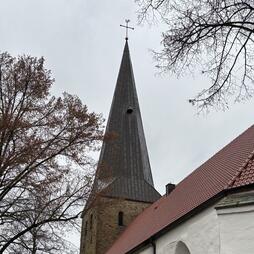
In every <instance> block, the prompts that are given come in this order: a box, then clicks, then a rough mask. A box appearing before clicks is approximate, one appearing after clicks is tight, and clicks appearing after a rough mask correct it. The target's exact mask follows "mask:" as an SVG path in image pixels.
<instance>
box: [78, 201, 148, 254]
mask: <svg viewBox="0 0 254 254" xmlns="http://www.w3.org/2000/svg"><path fill="white" fill-rule="evenodd" d="M149 205H150V203H144V202H137V201H131V200H124V199H112V198H105V197H100V198H99V199H97V201H96V202H95V203H94V204H93V206H92V207H91V208H90V209H89V210H88V211H86V213H85V215H84V217H83V220H82V233H81V247H80V254H104V253H105V252H106V251H107V250H108V249H109V247H110V246H111V245H112V244H113V243H114V241H115V240H116V239H117V237H118V236H119V234H120V233H122V232H123V230H124V229H125V228H126V227H127V226H128V225H129V224H130V223H131V222H132V221H133V219H135V218H136V217H137V216H138V215H139V214H140V213H141V212H142V211H143V210H144V209H145V208H146V207H148V206H149ZM119 212H122V213H123V225H122V226H120V225H119Z"/></svg>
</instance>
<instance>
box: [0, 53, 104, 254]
mask: <svg viewBox="0 0 254 254" xmlns="http://www.w3.org/2000/svg"><path fill="white" fill-rule="evenodd" d="M53 83H54V80H53V79H52V78H51V73H50V71H48V70H46V69H45V68H44V60H43V58H40V59H37V58H34V57H30V56H22V57H19V58H14V57H12V56H10V55H9V54H8V53H2V54H0V232H1V233H0V253H72V252H71V248H68V246H67V245H68V244H67V242H66V241H65V239H64V236H65V233H66V232H68V229H69V228H70V227H74V226H75V219H76V218H78V216H79V215H80V213H81V211H82V207H83V205H84V203H85V201H86V199H87V197H88V195H89V192H90V189H91V181H92V177H93V170H92V160H91V158H90V156H89V151H92V150H96V149H97V148H98V144H99V143H98V142H99V141H100V140H101V139H102V119H101V116H100V115H97V114H95V113H89V112H88V110H87V107H86V106H84V105H82V103H81V101H80V99H78V98H77V97H76V96H72V95H69V94H67V93H65V94H64V95H63V97H62V98H60V97H59V98H55V97H54V96H51V95H50V87H51V86H52V84H53Z"/></svg>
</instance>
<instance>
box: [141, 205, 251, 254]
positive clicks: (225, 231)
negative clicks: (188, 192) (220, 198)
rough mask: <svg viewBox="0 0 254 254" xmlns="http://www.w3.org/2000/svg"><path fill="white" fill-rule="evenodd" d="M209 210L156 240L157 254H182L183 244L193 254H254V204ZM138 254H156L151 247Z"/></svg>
mask: <svg viewBox="0 0 254 254" xmlns="http://www.w3.org/2000/svg"><path fill="white" fill-rule="evenodd" d="M215 207H216V205H214V206H212V207H208V208H206V209H205V210H203V211H202V212H200V213H199V214H197V215H195V216H193V217H191V218H190V219H189V220H187V221H185V222H183V223H181V224H179V226H177V227H175V228H173V229H172V230H170V231H168V232H167V233H165V234H164V235H162V236H161V237H160V238H159V239H157V240H156V254H181V253H177V252H176V246H177V244H178V243H179V242H180V241H181V242H183V243H184V244H185V245H186V246H187V247H188V249H189V251H190V253H191V254H254V204H252V205H244V206H240V207H234V208H223V209H222V208H221V209H217V210H216V209H215ZM139 254H153V248H152V247H151V245H149V246H147V248H146V249H144V250H142V251H140V252H139Z"/></svg>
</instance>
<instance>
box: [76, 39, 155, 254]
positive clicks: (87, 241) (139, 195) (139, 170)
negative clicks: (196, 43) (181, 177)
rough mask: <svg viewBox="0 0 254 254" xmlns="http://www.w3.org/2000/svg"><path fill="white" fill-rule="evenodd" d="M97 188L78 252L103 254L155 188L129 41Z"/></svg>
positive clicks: (88, 206)
mask: <svg viewBox="0 0 254 254" xmlns="http://www.w3.org/2000/svg"><path fill="white" fill-rule="evenodd" d="M106 134H109V136H110V138H109V139H106V140H105V141H104V142H103V145H102V150H101V154H100V159H99V163H98V168H97V171H96V176H95V180H94V185H93V190H92V193H91V196H90V198H89V201H88V203H87V204H86V207H85V209H84V212H83V215H82V233H81V246H80V254H104V253H105V252H106V250H107V249H108V248H109V247H110V246H111V245H112V244H113V242H114V241H115V240H116V239H117V237H118V236H119V234H121V232H122V231H123V230H124V229H125V227H126V226H128V225H129V224H130V223H131V222H132V221H133V219H135V218H136V216H137V215H139V214H140V213H141V212H142V211H143V210H144V209H145V208H146V207H148V206H149V205H150V204H151V203H153V202H154V201H156V200H157V199H159V198H160V194H159V193H158V192H157V191H156V190H155V189H154V187H153V178H152V173H151V168H150V163H149V158H148V152H147V147H146V141H145V135H144V130H143V125H142V119H141V114H140V109H139V103H138V96H137V91H136V87H135V81H134V75H133V69H132V64H131V58H130V52H129V46H128V40H127V39H126V42H125V46H124V51H123V57H122V62H121V66H120V70H119V74H118V78H117V83H116V88H115V92H114V97H113V101H112V105H111V109H110V114H109V118H108V123H107V128H106Z"/></svg>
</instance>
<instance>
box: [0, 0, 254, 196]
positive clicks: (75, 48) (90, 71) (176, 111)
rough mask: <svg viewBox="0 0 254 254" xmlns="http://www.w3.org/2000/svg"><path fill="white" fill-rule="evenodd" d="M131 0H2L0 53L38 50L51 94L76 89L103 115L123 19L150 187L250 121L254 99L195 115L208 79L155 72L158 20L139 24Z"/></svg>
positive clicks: (175, 178)
mask: <svg viewBox="0 0 254 254" xmlns="http://www.w3.org/2000/svg"><path fill="white" fill-rule="evenodd" d="M136 11H137V6H136V5H135V4H134V0H133V1H131V0H103V1H94V0H92V1H88V0H0V36H1V40H0V51H1V52H3V51H8V52H10V53H11V54H13V55H18V54H30V55H32V56H38V57H39V56H44V57H45V59H46V65H47V67H48V68H49V69H51V70H52V73H53V76H54V77H55V79H56V82H55V86H54V89H53V92H54V93H55V94H60V93H62V92H63V91H66V92H68V93H71V94H77V95H78V96H79V97H80V98H81V99H82V101H83V102H84V103H85V104H87V105H88V107H89V108H90V110H94V111H96V112H102V113H103V115H104V117H105V118H107V116H108V113H109V109H110V104H111V99H112V96H113V91H114V87H115V83H116V78H117V74H118V70H119V65H120V61H121V57H122V51H123V46H124V37H125V31H124V29H122V28H120V26H119V25H120V23H124V20H125V18H129V19H131V21H132V24H131V25H133V26H135V31H134V32H132V31H131V32H130V40H129V46H130V51H131V57H132V62H133V67H134V75H135V79H136V86H137V90H138V94H139V101H140V106H141V112H142V117H143V124H144V128H145V133H146V139H147V145H148V150H149V154H150V162H151V166H152V170H153V176H154V180H155V185H156V188H157V189H158V190H159V191H160V192H161V193H164V186H165V184H167V183H168V182H173V183H178V182H179V181H180V180H181V179H183V178H184V177H185V176H187V175H188V174H189V173H190V172H191V171H192V170H194V169H195V168H196V167H197V166H199V165H200V164H201V163H202V162H204V161H206V160H207V159H208V158H209V157H210V156H212V155H213V154H214V153H215V152H217V151H218V150H219V149H220V148H222V147H223V146H224V145H226V144H227V143H228V142H229V141H231V140H232V139H233V138H234V137H236V136H237V135H239V134H240V133H241V132H243V131H244V130H245V129H247V128H248V127H249V126H250V125H252V124H253V108H254V100H251V101H248V102H246V103H243V104H235V105H232V106H231V108H230V110H228V111H226V112H212V113H210V114H208V115H205V116H204V115H201V116H197V115H196V109H195V108H194V107H192V106H191V105H190V104H189V103H188V102H187V101H188V98H190V97H193V96H194V95H195V93H197V92H198V91H200V90H201V89H202V88H203V87H204V86H207V85H208V81H207V80H206V79H204V78H201V77H196V78H195V79H193V78H192V77H190V76H186V77H184V78H181V79H178V80H177V79H176V78H175V77H172V76H167V75H164V76H162V77H159V76H158V75H157V76H156V75H155V74H156V71H157V70H156V69H155V67H154V66H155V65H156V63H155V62H153V60H152V55H151V53H150V52H149V49H159V47H160V40H161V38H160V32H161V31H162V27H161V26H160V25H157V26H153V27H151V28H149V27H148V26H147V25H144V26H137V24H136V23H137V17H136Z"/></svg>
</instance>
